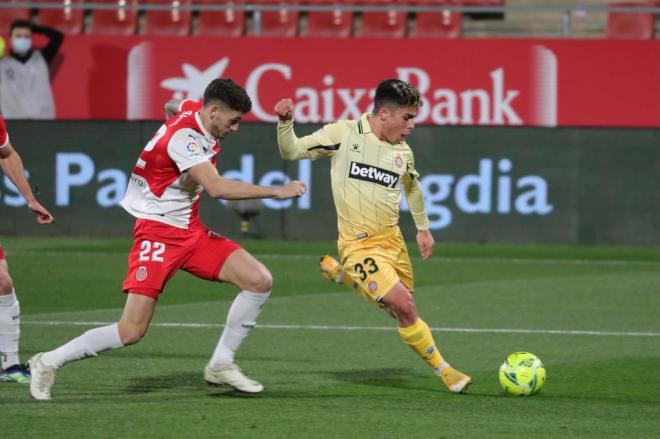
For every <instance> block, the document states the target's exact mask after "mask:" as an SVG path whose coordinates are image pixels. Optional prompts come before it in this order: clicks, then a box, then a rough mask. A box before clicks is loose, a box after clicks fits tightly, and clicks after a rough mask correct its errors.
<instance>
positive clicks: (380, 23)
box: [355, 0, 408, 38]
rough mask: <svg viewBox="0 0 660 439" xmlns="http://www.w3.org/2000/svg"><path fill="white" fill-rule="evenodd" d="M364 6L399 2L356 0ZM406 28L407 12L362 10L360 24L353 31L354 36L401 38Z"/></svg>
mask: <svg viewBox="0 0 660 439" xmlns="http://www.w3.org/2000/svg"><path fill="white" fill-rule="evenodd" d="M357 3H358V4H360V5H364V6H395V5H400V4H401V2H396V1H393V0H358V1H357ZM407 28H408V14H406V13H405V12H402V11H396V10H391V11H384V12H380V11H364V12H363V13H362V26H359V28H358V29H357V30H356V32H355V36H357V37H364V38H401V37H403V36H405V35H406V30H407Z"/></svg>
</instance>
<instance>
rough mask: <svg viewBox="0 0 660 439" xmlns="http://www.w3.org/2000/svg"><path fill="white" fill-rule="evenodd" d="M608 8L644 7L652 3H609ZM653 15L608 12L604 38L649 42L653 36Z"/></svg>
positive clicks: (650, 5)
mask: <svg viewBox="0 0 660 439" xmlns="http://www.w3.org/2000/svg"><path fill="white" fill-rule="evenodd" d="M610 6H630V7H635V6H646V7H652V6H653V3H650V2H649V3H610ZM654 25H655V15H654V14H651V13H639V12H610V13H609V14H607V31H606V32H605V38H614V39H636V40H651V39H653V35H654V33H655V32H654Z"/></svg>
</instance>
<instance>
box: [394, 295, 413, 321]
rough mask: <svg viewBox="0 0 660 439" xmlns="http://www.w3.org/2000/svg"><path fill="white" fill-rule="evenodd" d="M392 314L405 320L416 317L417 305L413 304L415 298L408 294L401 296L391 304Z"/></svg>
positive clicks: (411, 319)
mask: <svg viewBox="0 0 660 439" xmlns="http://www.w3.org/2000/svg"><path fill="white" fill-rule="evenodd" d="M392 308H393V311H394V315H395V316H396V318H397V319H405V320H407V321H413V322H414V321H415V320H416V318H417V307H416V306H415V299H413V297H412V295H410V294H408V295H406V296H403V297H401V298H400V299H399V300H397V301H396V302H395V303H393V304H392Z"/></svg>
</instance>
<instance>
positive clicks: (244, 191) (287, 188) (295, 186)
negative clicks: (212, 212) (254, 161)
mask: <svg viewBox="0 0 660 439" xmlns="http://www.w3.org/2000/svg"><path fill="white" fill-rule="evenodd" d="M188 175H190V177H191V178H192V179H193V180H195V181H196V182H197V183H199V184H200V185H202V187H203V188H204V190H205V191H206V192H207V193H208V194H209V195H210V196H211V197H213V198H222V199H223V200H249V199H260V198H276V199H278V200H285V199H287V198H295V197H300V196H301V195H303V194H304V193H305V192H306V191H307V188H306V187H305V183H303V182H302V181H298V180H292V181H290V182H289V183H287V184H285V185H283V186H280V187H266V186H258V185H255V184H249V183H243V182H242V181H238V180H230V179H228V178H224V177H222V176H220V174H219V173H218V170H217V169H216V168H215V166H213V165H212V164H211V163H210V162H204V163H200V164H199V165H195V166H193V167H192V168H190V169H188Z"/></svg>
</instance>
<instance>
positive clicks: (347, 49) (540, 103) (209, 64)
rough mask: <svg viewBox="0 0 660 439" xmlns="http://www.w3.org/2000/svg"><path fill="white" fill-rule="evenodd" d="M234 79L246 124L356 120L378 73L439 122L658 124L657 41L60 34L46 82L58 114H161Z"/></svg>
mask: <svg viewBox="0 0 660 439" xmlns="http://www.w3.org/2000/svg"><path fill="white" fill-rule="evenodd" d="M219 76H228V77H231V78H233V79H234V80H236V81H237V82H239V83H241V84H243V85H244V86H245V87H246V88H247V89H248V91H249V93H250V96H251V97H252V99H253V102H254V111H253V112H252V113H251V114H250V115H248V117H247V120H261V121H270V120H274V116H273V111H272V108H273V105H274V103H275V102H276V101H277V100H278V99H279V98H281V97H292V98H294V99H295V100H296V101H297V103H298V109H297V114H296V119H297V120H298V121H299V122H319V121H330V120H334V119H339V118H346V117H349V118H350V117H356V116H357V115H359V114H360V113H361V112H363V111H366V110H367V109H368V107H369V106H370V103H371V98H370V95H369V93H370V92H371V91H372V88H373V87H374V86H375V85H376V84H377V83H378V81H380V80H381V79H384V78H388V77H399V78H402V79H406V80H410V81H412V82H413V83H415V84H417V85H418V87H419V88H420V90H421V91H422V92H423V94H424V96H425V98H426V99H425V100H426V102H425V105H424V106H423V108H422V111H421V112H420V115H419V118H418V122H419V123H426V124H439V125H447V124H449V125H475V124H477V125H528V126H620V127H659V126H660V41H612V40H609V41H606V40H492V39H490V40H486V39H483V40H481V39H479V40H477V39H471V40H453V41H448V40H362V39H359V40H358V39H344V40H330V39H303V38H300V39H286V40H283V39H271V38H239V39H215V38H203V37H173V38H168V37H151V38H143V37H102V36H68V37H67V38H66V40H65V42H64V45H63V46H62V59H61V64H60V65H59V66H58V68H57V69H56V72H55V74H54V79H53V88H54V93H55V99H56V103H57V115H58V118H60V119H160V118H162V117H163V110H162V108H163V103H164V102H165V101H166V100H168V99H170V98H172V97H173V96H174V97H184V98H194V99H196V98H199V97H200V96H201V93H202V92H203V89H204V86H205V85H206V84H207V83H208V82H209V81H210V80H211V79H213V78H216V77H219Z"/></svg>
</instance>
